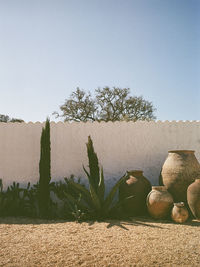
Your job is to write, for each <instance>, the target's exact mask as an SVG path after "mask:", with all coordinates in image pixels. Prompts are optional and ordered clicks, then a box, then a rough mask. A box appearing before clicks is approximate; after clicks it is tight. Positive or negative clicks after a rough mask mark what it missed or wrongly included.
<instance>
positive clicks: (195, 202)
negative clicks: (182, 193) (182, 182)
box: [187, 178, 200, 220]
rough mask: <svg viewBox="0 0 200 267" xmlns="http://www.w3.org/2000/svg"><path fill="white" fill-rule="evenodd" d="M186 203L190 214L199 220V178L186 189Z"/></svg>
mask: <svg viewBox="0 0 200 267" xmlns="http://www.w3.org/2000/svg"><path fill="white" fill-rule="evenodd" d="M187 201H188V205H189V207H190V210H191V212H192V214H193V215H194V216H195V217H196V218H197V219H199V220H200V178H199V179H196V180H195V182H194V183H192V184H191V185H190V186H189V187H188V190H187Z"/></svg>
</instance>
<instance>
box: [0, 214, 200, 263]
mask: <svg viewBox="0 0 200 267" xmlns="http://www.w3.org/2000/svg"><path fill="white" fill-rule="evenodd" d="M0 232H1V235H0V266H20V267H22V266H28V267H30V266H73V267H74V266H87V267H88V266H177V265H179V266H180V265H181V266H200V242H199V240H200V221H197V220H193V221H189V222H187V223H185V224H181V225H179V224H175V223H172V222H170V221H153V220H151V219H150V218H134V219H132V220H130V221H118V220H108V221H104V222H91V221H90V222H83V223H76V222H66V221H62V220H60V221H48V220H40V219H31V218H20V217H18V218H14V217H7V218H0Z"/></svg>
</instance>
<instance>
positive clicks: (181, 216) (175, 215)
mask: <svg viewBox="0 0 200 267" xmlns="http://www.w3.org/2000/svg"><path fill="white" fill-rule="evenodd" d="M188 217H189V213H188V210H187V208H186V207H185V204H184V202H179V203H174V207H173V209H172V213H171V218H172V220H173V221H174V222H177V223H184V222H186V221H187V219H188Z"/></svg>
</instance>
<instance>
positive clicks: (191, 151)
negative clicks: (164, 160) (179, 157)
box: [168, 149, 195, 154]
mask: <svg viewBox="0 0 200 267" xmlns="http://www.w3.org/2000/svg"><path fill="white" fill-rule="evenodd" d="M194 152H195V150H187V149H185V150H169V151H168V153H191V154H192V153H194Z"/></svg>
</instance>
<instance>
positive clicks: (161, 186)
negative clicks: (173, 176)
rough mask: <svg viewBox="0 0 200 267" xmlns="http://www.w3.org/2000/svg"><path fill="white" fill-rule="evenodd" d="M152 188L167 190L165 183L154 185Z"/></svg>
mask: <svg viewBox="0 0 200 267" xmlns="http://www.w3.org/2000/svg"><path fill="white" fill-rule="evenodd" d="M152 190H158V191H167V188H166V186H164V185H153V186H152Z"/></svg>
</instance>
